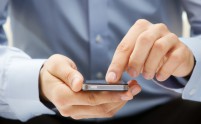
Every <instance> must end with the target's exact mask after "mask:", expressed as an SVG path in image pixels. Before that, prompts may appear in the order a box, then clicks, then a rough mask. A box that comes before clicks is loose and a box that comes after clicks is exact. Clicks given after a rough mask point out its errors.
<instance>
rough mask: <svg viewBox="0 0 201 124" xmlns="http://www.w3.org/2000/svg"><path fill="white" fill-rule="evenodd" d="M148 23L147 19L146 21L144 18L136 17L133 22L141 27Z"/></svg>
mask: <svg viewBox="0 0 201 124" xmlns="http://www.w3.org/2000/svg"><path fill="white" fill-rule="evenodd" d="M148 24H149V21H147V20H146V19H138V20H137V21H136V22H135V25H137V26H139V27H142V26H146V25H148Z"/></svg>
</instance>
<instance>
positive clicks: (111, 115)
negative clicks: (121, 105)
mask: <svg viewBox="0 0 201 124" xmlns="http://www.w3.org/2000/svg"><path fill="white" fill-rule="evenodd" d="M114 115H115V112H113V111H110V112H107V113H106V117H109V118H111V117H113V116H114Z"/></svg>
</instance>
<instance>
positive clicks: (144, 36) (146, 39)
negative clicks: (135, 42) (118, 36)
mask: <svg viewBox="0 0 201 124" xmlns="http://www.w3.org/2000/svg"><path fill="white" fill-rule="evenodd" d="M152 38H153V35H150V34H147V33H144V34H142V35H140V36H139V43H140V44H141V45H147V43H149V41H150V39H152Z"/></svg>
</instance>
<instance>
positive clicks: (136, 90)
mask: <svg viewBox="0 0 201 124" xmlns="http://www.w3.org/2000/svg"><path fill="white" fill-rule="evenodd" d="M140 91H141V89H140V88H139V87H134V88H133V89H132V90H131V93H132V95H133V96H135V95H137V94H138V93H139V92H140Z"/></svg>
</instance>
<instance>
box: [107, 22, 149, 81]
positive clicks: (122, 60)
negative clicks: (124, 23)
mask: <svg viewBox="0 0 201 124" xmlns="http://www.w3.org/2000/svg"><path fill="white" fill-rule="evenodd" d="M150 24H151V23H150V22H148V21H147V20H144V19H140V20H138V21H136V23H135V24H134V25H133V26H132V27H131V28H130V29H129V31H128V32H127V34H126V35H125V36H124V38H123V39H122V41H121V42H120V44H119V45H118V46H117V49H116V51H115V53H114V56H113V59H112V62H111V64H110V66H109V68H108V71H107V74H106V81H107V82H110V83H114V82H116V81H118V80H120V78H121V75H122V73H123V72H124V70H125V68H126V67H127V63H128V61H129V58H130V54H131V53H132V51H133V49H134V46H135V42H136V40H137V38H138V36H139V35H140V34H141V33H142V32H144V31H145V30H146V29H147V27H148V26H149V25H150Z"/></svg>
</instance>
